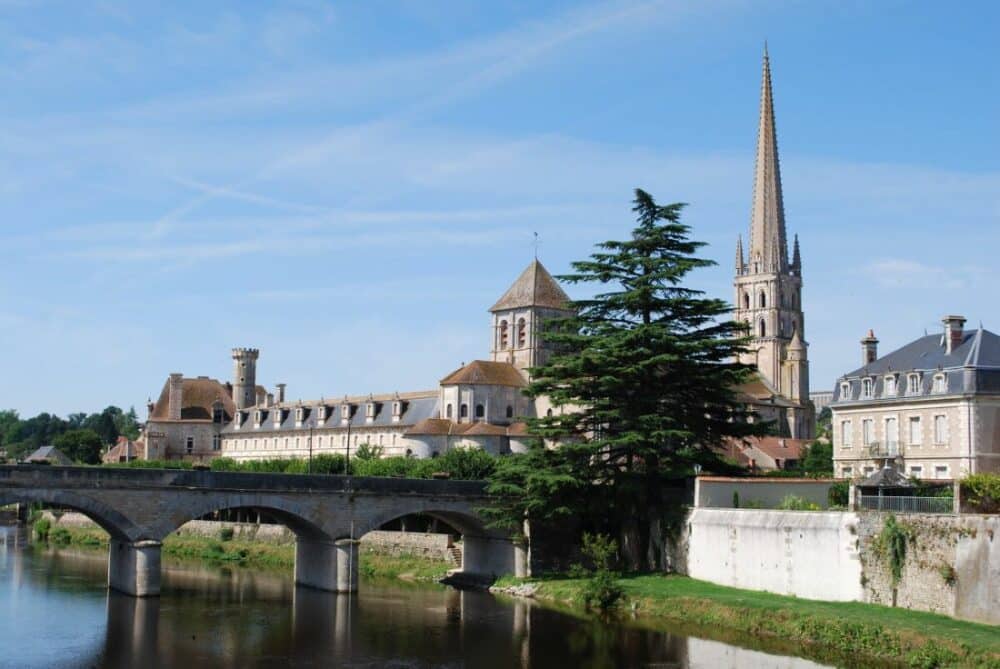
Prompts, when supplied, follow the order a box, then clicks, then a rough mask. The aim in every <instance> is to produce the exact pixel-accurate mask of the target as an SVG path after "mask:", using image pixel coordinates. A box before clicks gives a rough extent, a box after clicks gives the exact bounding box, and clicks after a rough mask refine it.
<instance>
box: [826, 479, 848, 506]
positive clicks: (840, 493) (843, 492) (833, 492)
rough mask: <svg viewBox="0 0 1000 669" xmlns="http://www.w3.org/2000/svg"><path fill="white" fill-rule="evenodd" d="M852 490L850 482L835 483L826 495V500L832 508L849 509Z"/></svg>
mask: <svg viewBox="0 0 1000 669" xmlns="http://www.w3.org/2000/svg"><path fill="white" fill-rule="evenodd" d="M850 490H851V482H850V481H835V482H834V483H833V484H832V485H831V486H830V489H829V490H828V491H827V493H826V499H827V501H828V502H829V503H830V507H835V506H836V507H844V508H847V502H848V499H849V497H850Z"/></svg>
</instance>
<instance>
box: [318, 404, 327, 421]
mask: <svg viewBox="0 0 1000 669" xmlns="http://www.w3.org/2000/svg"><path fill="white" fill-rule="evenodd" d="M327 411H328V410H327V408H326V405H325V404H320V405H319V408H317V409H316V422H317V423H318V424H319V425H323V424H325V423H326V414H327Z"/></svg>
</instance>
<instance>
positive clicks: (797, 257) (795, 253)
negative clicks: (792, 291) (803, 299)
mask: <svg viewBox="0 0 1000 669" xmlns="http://www.w3.org/2000/svg"><path fill="white" fill-rule="evenodd" d="M792 269H794V270H795V272H796V273H798V274H801V273H802V255H801V254H800V253H799V236H798V235H795V243H794V245H793V246H792Z"/></svg>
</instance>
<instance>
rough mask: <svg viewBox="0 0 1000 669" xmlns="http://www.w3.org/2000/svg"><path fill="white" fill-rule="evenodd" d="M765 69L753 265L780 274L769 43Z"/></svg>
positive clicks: (780, 207)
mask: <svg viewBox="0 0 1000 669" xmlns="http://www.w3.org/2000/svg"><path fill="white" fill-rule="evenodd" d="M763 68H764V72H763V74H762V75H761V84H760V119H759V121H758V125H757V161H756V166H755V169H754V175H753V205H752V209H751V213H750V266H751V267H752V268H755V271H769V272H775V271H777V272H781V271H784V270H785V269H786V268H787V267H788V242H787V241H786V238H785V205H784V202H783V201H782V197H781V165H780V163H779V161H778V134H777V131H776V130H775V126H774V94H773V93H772V90H771V62H770V59H769V58H768V55H767V44H765V45H764V65H763ZM754 263H759V265H755V264H754Z"/></svg>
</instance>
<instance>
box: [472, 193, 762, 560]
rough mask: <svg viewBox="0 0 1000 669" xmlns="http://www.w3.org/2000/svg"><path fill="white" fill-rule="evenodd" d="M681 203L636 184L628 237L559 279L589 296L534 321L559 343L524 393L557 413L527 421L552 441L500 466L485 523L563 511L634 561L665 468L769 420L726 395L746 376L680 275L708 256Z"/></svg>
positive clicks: (656, 507) (738, 328)
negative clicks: (606, 536)
mask: <svg viewBox="0 0 1000 669" xmlns="http://www.w3.org/2000/svg"><path fill="white" fill-rule="evenodd" d="M682 209H683V205H682V204H670V205H665V206H662V205H658V204H657V203H656V202H655V201H654V199H653V197H652V196H650V195H649V194H648V193H645V192H644V191H642V190H636V192H635V201H634V207H633V211H634V212H635V213H636V217H637V221H638V225H637V227H635V228H634V229H633V231H632V234H631V236H630V238H628V239H626V240H623V241H607V242H604V243H602V244H599V245H598V247H597V248H598V250H597V251H596V252H595V253H593V254H592V255H591V256H590V258H589V259H587V260H582V261H578V262H575V263H573V269H574V273H572V274H568V275H565V276H562V277H559V278H560V279H561V280H562V281H564V282H567V283H570V284H584V285H592V286H595V287H596V290H597V294H596V295H595V296H594V297H592V298H589V299H584V300H579V301H576V302H574V303H573V304H572V307H573V308H574V314H573V315H572V316H568V317H565V318H560V319H556V320H554V321H552V322H550V323H547V324H546V331H545V332H544V334H543V336H544V338H545V339H546V340H547V341H549V342H551V343H552V344H553V345H554V347H555V348H556V350H557V353H556V354H554V355H553V356H552V357H551V358H550V360H549V361H548V363H547V364H545V365H544V366H542V367H540V368H537V369H533V370H532V376H533V381H532V383H531V384H530V386H529V388H528V392H529V394H530V395H532V396H535V397H538V396H546V397H548V398H549V400H550V401H551V402H552V404H553V405H554V407H555V409H556V410H555V411H554V412H553V415H552V416H545V417H542V418H538V419H534V420H532V421H531V423H530V425H531V429H532V431H533V432H534V434H536V435H538V436H540V437H542V438H544V439H545V440H547V441H548V442H549V443H558V448H555V449H545V448H543V447H540V446H539V447H536V448H534V449H532V450H531V451H530V452H529V453H528V454H526V455H524V456H522V457H519V458H514V459H512V460H511V461H510V462H506V463H504V464H503V465H502V466H501V467H499V469H498V471H497V473H496V474H495V475H494V477H493V483H492V486H491V492H492V493H493V495H494V496H495V498H496V502H495V506H494V507H493V510H492V515H493V517H494V521H495V522H496V523H497V524H500V525H506V526H508V527H513V528H516V527H518V526H519V525H520V523H521V521H522V520H523V519H525V518H527V519H529V520H543V521H560V520H562V519H564V518H565V517H566V516H573V515H575V516H577V517H579V518H581V521H582V524H583V526H584V527H583V529H588V530H591V531H595V530H596V531H607V532H610V533H613V534H616V535H617V536H619V537H620V541H619V545H620V548H621V550H622V551H623V557H624V558H625V564H626V565H628V566H629V567H631V568H633V569H634V568H641V567H643V566H646V565H648V564H649V562H648V557H647V556H649V555H650V551H649V549H650V541H649V539H650V527H651V525H652V524H654V523H655V522H656V521H657V520H660V519H661V518H662V517H663V516H664V515H665V504H664V500H663V494H662V483H663V480H664V477H669V476H677V475H683V474H686V473H688V472H689V471H690V469H691V467H692V465H693V464H695V463H703V464H704V463H711V462H715V461H717V456H716V455H715V452H714V451H713V450H712V447H713V446H719V445H722V444H723V443H724V442H725V441H726V440H727V439H730V438H742V437H746V436H751V435H758V434H762V433H764V431H765V430H766V429H767V426H766V425H765V424H762V423H759V422H758V423H751V422H750V421H748V420H747V419H748V417H749V414H748V410H747V408H746V407H745V406H744V405H743V404H742V403H741V402H739V401H738V400H737V397H736V395H735V390H734V389H735V388H736V386H738V385H739V384H740V383H742V382H744V381H746V379H747V377H748V375H749V374H750V373H751V372H752V368H751V367H750V366H748V365H744V364H741V363H739V362H736V358H737V355H738V354H739V353H740V352H741V351H742V350H743V347H744V346H745V344H746V330H745V326H744V325H743V324H741V323H738V322H736V321H733V320H731V319H730V318H729V313H730V310H731V307H730V306H729V304H727V303H726V302H724V301H723V300H718V299H712V298H708V297H705V296H704V294H703V293H702V292H701V291H699V290H697V289H694V288H692V287H690V286H688V285H686V284H685V280H686V279H687V277H688V274H689V273H691V272H692V271H694V270H697V269H700V268H704V267H708V266H710V265H712V264H714V263H713V262H712V261H711V260H708V259H704V258H701V257H699V256H698V252H699V250H700V249H701V247H702V246H703V244H702V243H701V242H697V241H692V240H691V239H689V237H688V233H689V228H688V226H687V225H685V224H683V223H681V220H680V215H681V211H682ZM653 557H654V560H653V561H655V556H653Z"/></svg>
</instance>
